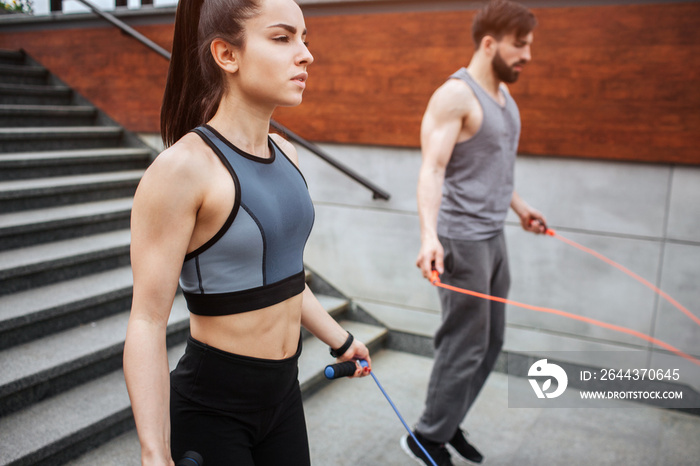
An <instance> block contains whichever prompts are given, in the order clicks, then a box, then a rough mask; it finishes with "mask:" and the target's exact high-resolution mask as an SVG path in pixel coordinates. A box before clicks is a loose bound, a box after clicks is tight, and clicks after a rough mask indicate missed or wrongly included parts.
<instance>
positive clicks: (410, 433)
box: [369, 372, 437, 466]
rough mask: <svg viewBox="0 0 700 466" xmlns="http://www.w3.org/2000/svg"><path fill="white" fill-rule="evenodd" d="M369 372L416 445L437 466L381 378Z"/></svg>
mask: <svg viewBox="0 0 700 466" xmlns="http://www.w3.org/2000/svg"><path fill="white" fill-rule="evenodd" d="M369 374H370V375H371V376H372V378H373V379H374V381H375V382H376V384H377V387H379V390H380V391H381V392H382V394H383V395H384V397H385V398H386V399H387V401H388V402H389V404H390V405H391V407H392V408H394V412H395V413H396V415H397V416H398V417H399V419H400V420H401V423H402V424H403V426H404V427H405V428H406V431H407V432H408V433H409V435H410V436H411V437H412V438H413V440H414V441H415V442H416V445H418V446H419V447H420V449H421V451H422V452H423V453H425V456H427V457H428V459H429V460H430V463H431V464H432V465H433V466H437V464H436V463H435V461H434V460H433V458H432V457H431V456H430V454H429V453H428V452H427V451H425V448H423V445H421V444H420V442H419V441H418V439H417V438H416V436H415V435H413V431H412V430H411V428H410V427H408V424H406V421H405V420H404V419H403V417H402V416H401V413H399V410H398V408H396V405H395V404H394V402H393V401H391V398H389V395H388V394H387V393H386V391H384V387H382V384H380V383H379V380H378V379H377V376H376V375H374V372H370V373H369Z"/></svg>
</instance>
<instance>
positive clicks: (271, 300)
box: [183, 270, 306, 316]
mask: <svg viewBox="0 0 700 466" xmlns="http://www.w3.org/2000/svg"><path fill="white" fill-rule="evenodd" d="M305 287H306V273H305V272H304V271H303V270H302V271H301V272H299V273H297V274H294V275H291V276H289V277H287V278H285V279H284V280H280V281H278V282H276V283H271V284H269V285H263V286H259V287H257V288H251V289H248V290H242V291H232V292H230V293H214V294H196V293H188V292H186V291H185V292H184V293H183V294H184V296H185V299H186V300H187V307H188V309H189V310H190V312H191V313H192V314H197V315H203V316H225V315H231V314H239V313H241V312H248V311H255V310H258V309H262V308H264V307H268V306H272V305H273V304H277V303H280V302H282V301H281V300H280V299H279V296H288V297H292V296H296V295H298V294H299V293H301V292H303V291H304V289H305ZM285 299H286V298H285Z"/></svg>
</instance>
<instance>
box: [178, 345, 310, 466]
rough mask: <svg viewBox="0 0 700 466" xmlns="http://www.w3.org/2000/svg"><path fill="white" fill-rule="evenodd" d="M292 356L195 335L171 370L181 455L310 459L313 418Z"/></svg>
mask: <svg viewBox="0 0 700 466" xmlns="http://www.w3.org/2000/svg"><path fill="white" fill-rule="evenodd" d="M300 354H301V341H299V349H298V350H297V353H296V354H295V355H294V356H292V357H291V358H287V359H282V360H269V359H258V358H253V357H248V356H240V355H236V354H231V353H227V352H225V351H221V350H219V349H216V348H213V347H211V346H208V345H205V344H204V343H201V342H199V341H197V340H195V339H193V338H191V337H190V338H189V339H188V341H187V348H186V350H185V354H184V356H183V357H182V358H181V359H180V362H178V365H177V367H176V368H175V370H174V371H173V372H172V373H171V375H170V386H171V390H170V422H171V449H172V455H173V459H174V460H175V462H177V461H178V459H180V458H181V457H182V456H183V454H184V453H185V452H186V451H188V450H191V451H196V452H197V453H199V454H200V455H202V457H203V458H204V463H205V465H206V466H280V465H288V466H309V465H310V464H311V460H310V458H309V443H308V439H307V435H306V421H305V420H304V411H303V408H302V404H301V391H300V389H299V382H298V380H297V376H298V368H297V362H298V359H299V355H300Z"/></svg>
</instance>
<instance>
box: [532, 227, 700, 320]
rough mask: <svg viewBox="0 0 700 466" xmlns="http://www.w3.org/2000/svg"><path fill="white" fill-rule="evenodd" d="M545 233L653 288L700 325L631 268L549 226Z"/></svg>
mask: <svg viewBox="0 0 700 466" xmlns="http://www.w3.org/2000/svg"><path fill="white" fill-rule="evenodd" d="M546 234H547V235H549V236H552V237H554V238H556V239H558V240H559V241H561V242H563V243H566V244H568V245H570V246H573V247H575V248H576V249H579V250H581V251H583V252H587V253H588V254H590V255H592V256H594V257H596V258H598V259H600V260H602V261H603V262H605V263H607V264H609V265H612V266H613V267H615V268H616V269H618V270H621V271H622V272H624V273H626V274H627V275H629V276H630V277H632V278H634V279H635V280H637V281H638V282H640V283H641V284H643V285H644V286H646V287H647V288H650V289H651V290H653V291H654V292H655V293H657V294H658V295H659V296H661V297H662V298H664V299H665V300H666V301H668V302H669V303H671V304H672V305H674V306H675V307H676V308H677V309H678V310H680V311H681V312H683V313H684V314H685V315H687V316H688V317H690V319H691V320H693V321H694V322H695V323H696V324H698V325H700V318H699V317H697V316H696V315H695V314H693V313H692V312H690V311H689V310H688V309H686V308H685V307H684V306H683V305H682V304H681V303H679V302H678V301H676V300H675V299H673V298H672V297H671V296H669V295H668V294H667V293H665V292H664V291H663V290H661V289H659V288H657V287H655V286H654V285H652V284H651V283H649V282H648V281H647V280H645V279H643V278H642V277H640V276H639V275H637V274H636V273H634V272H632V271H631V270H629V269H627V268H626V267H624V266H622V265H620V264H618V263H617V262H615V261H613V260H612V259H608V258H607V257H605V256H604V255H602V254H600V253H598V252H595V251H594V250H592V249H589V248H587V247H585V246H582V245H580V244H578V243H576V242H575V241H572V240H570V239H568V238H565V237H563V236H562V235H560V234H559V233H557V232H555V231H554V230H552V229H549V228H548V229H547V231H546Z"/></svg>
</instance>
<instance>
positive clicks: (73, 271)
mask: <svg viewBox="0 0 700 466" xmlns="http://www.w3.org/2000/svg"><path fill="white" fill-rule="evenodd" d="M129 244H130V232H129V230H118V231H114V232H110V233H101V234H98V235H91V236H85V237H82V238H76V239H71V240H63V241H55V242H52V243H46V244H41V245H38V246H30V247H26V248H19V249H14V250H10V251H2V252H0V295H7V294H10V293H15V292H19V291H24V290H29V289H32V288H37V287H40V286H44V285H49V284H51V283H56V282H60V281H62V280H69V279H72V278H77V277H80V276H84V275H89V274H93V273H98V272H102V271H105V270H109V269H112V268H115V267H122V266H126V265H128V264H129Z"/></svg>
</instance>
